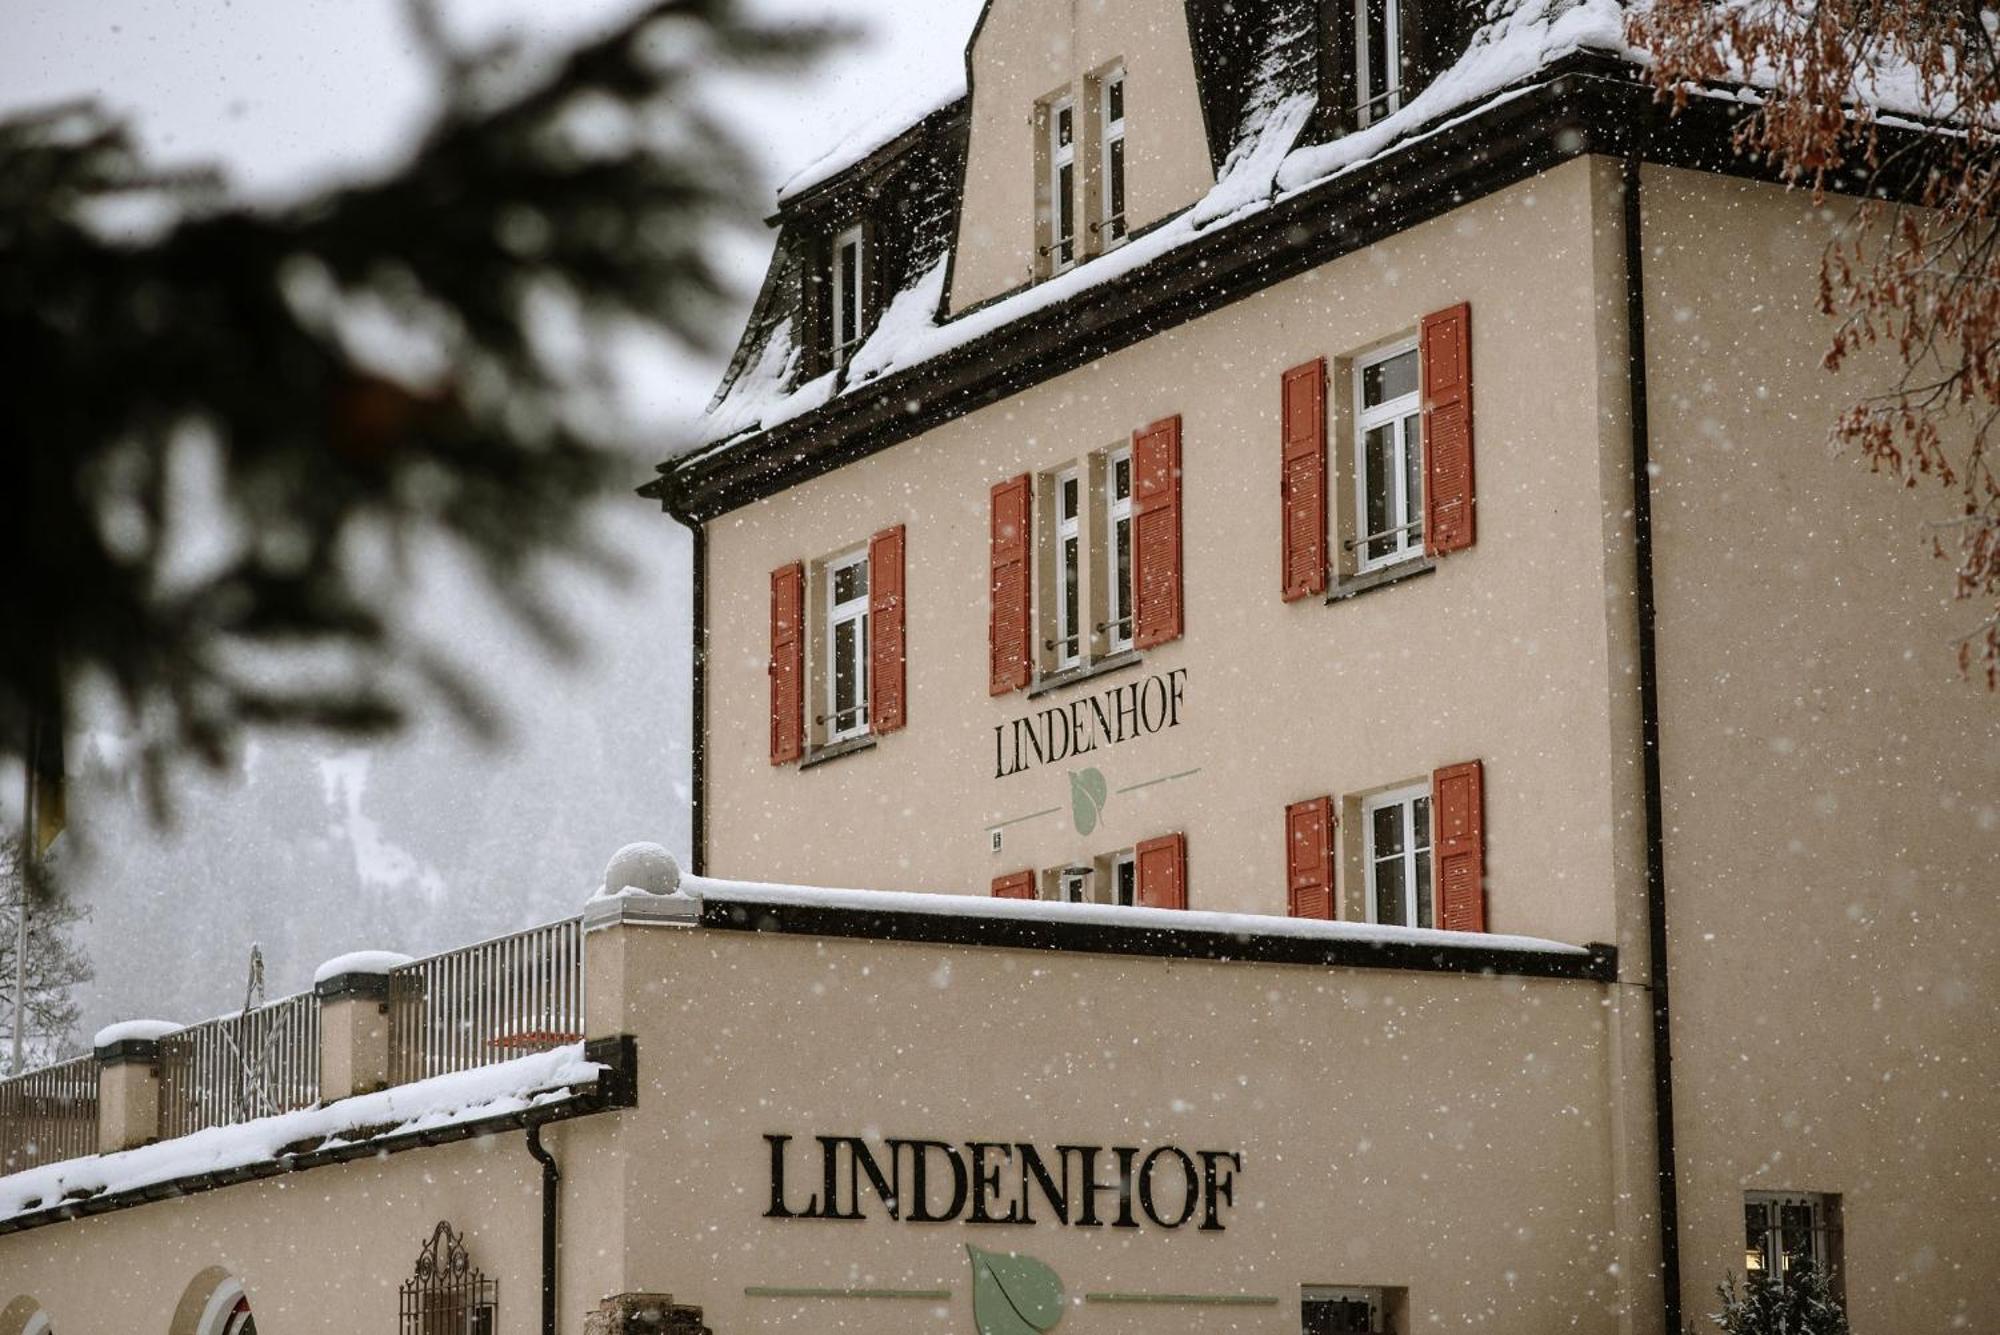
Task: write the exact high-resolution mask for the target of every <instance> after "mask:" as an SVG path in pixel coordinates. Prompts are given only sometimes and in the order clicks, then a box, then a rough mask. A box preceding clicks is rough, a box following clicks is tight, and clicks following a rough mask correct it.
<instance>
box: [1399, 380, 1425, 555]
mask: <svg viewBox="0 0 2000 1335" xmlns="http://www.w3.org/2000/svg"><path fill="white" fill-rule="evenodd" d="M1422 440H1423V431H1422V429H1421V427H1420V425H1419V422H1418V418H1417V414H1415V413H1411V414H1410V415H1409V416H1408V417H1405V418H1404V419H1403V516H1402V519H1401V521H1400V522H1402V523H1405V524H1409V525H1412V526H1413V527H1412V528H1411V529H1410V532H1409V536H1408V538H1407V541H1408V542H1409V543H1410V545H1412V546H1415V545H1416V544H1417V543H1419V542H1421V541H1423V536H1424V459H1423V445H1422Z"/></svg>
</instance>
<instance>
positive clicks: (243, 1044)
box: [160, 992, 319, 1139]
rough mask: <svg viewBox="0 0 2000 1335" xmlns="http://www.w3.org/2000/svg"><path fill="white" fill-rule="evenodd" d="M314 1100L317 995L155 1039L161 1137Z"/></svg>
mask: <svg viewBox="0 0 2000 1335" xmlns="http://www.w3.org/2000/svg"><path fill="white" fill-rule="evenodd" d="M317 1102H319V998H317V997H315V996H314V995H313V994H312V993H310V992H302V993H300V994H299V995H298V996H294V997H286V998H284V999H283V1000H282V1001H274V1002H272V1003H270V1004H269V1005H267V1006H259V1007H257V1008H256V1009H255V1010H250V1011H245V1012H243V1013H242V1014H240V1015H225V1016H222V1017H221V1018H219V1019H214V1020H206V1021H204V1022H202V1023H201V1024H197V1025H190V1026H189V1027H188V1028H186V1029H180V1030H176V1031H175V1032H173V1033H171V1034H168V1035H167V1036H166V1037H164V1038H162V1039H161V1040H160V1136H161V1137H162V1138H163V1139H169V1138H172V1137H174V1136H185V1135H187V1134H189V1133H190V1132H194V1131H201V1130H204V1129H206V1128H208V1127H212V1126H233V1125H235V1124H236V1123H238V1122H247V1121H249V1120H251V1119H252V1118H255V1117H269V1116H271V1115H272V1114H274V1113H281V1112H291V1111H292V1110H293V1109H296V1108H309V1107H311V1106H312V1105H314V1104H315V1103H317Z"/></svg>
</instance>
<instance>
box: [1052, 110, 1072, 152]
mask: <svg viewBox="0 0 2000 1335" xmlns="http://www.w3.org/2000/svg"><path fill="white" fill-rule="evenodd" d="M1073 120H1074V114H1073V111H1072V109H1071V108H1069V107H1059V108H1057V110H1056V146H1057V147H1058V148H1066V147H1068V146H1069V144H1070V143H1071V141H1072V140H1073V139H1074V137H1075V128H1074V126H1073V125H1072V121H1073Z"/></svg>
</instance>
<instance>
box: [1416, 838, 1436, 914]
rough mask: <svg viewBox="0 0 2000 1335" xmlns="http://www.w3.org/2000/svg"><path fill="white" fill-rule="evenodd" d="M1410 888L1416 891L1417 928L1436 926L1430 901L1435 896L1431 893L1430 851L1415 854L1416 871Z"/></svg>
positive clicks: (1424, 850)
mask: <svg viewBox="0 0 2000 1335" xmlns="http://www.w3.org/2000/svg"><path fill="white" fill-rule="evenodd" d="M1410 888H1411V889H1413V890H1414V891H1416V900H1417V926H1419V927H1435V926H1437V923H1436V922H1435V921H1433V918H1432V913H1433V910H1432V907H1431V901H1432V900H1433V899H1434V898H1435V896H1434V895H1433V894H1432V893H1431V851H1430V850H1429V849H1428V848H1425V849H1421V850H1419V851H1418V853H1417V856H1416V871H1415V873H1414V874H1413V875H1412V876H1411V877H1410Z"/></svg>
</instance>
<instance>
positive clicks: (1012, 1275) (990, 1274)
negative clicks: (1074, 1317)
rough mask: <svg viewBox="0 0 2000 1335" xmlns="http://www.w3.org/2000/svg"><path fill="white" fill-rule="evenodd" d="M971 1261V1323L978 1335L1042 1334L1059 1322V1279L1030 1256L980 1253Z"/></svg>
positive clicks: (970, 1250)
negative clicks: (977, 1329)
mask: <svg viewBox="0 0 2000 1335" xmlns="http://www.w3.org/2000/svg"><path fill="white" fill-rule="evenodd" d="M965 1251H966V1254H967V1255H968V1256H970V1257H971V1258H972V1320H973V1323H974V1324H975V1325H976V1326H978V1327H979V1335H1041V1332H1043V1331H1045V1330H1054V1329H1055V1325H1056V1322H1058V1321H1060V1320H1062V1314H1063V1289H1062V1280H1061V1279H1060V1278H1059V1277H1058V1276H1057V1275H1056V1272H1055V1271H1053V1270H1051V1269H1049V1267H1048V1266H1046V1265H1044V1264H1042V1262H1040V1261H1037V1260H1036V1259H1035V1258H1034V1257H1032V1256H1023V1255H1022V1254H1021V1253H1020V1252H983V1251H981V1250H979V1248H977V1247H974V1246H971V1245H968V1246H967V1247H966V1249H965Z"/></svg>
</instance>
